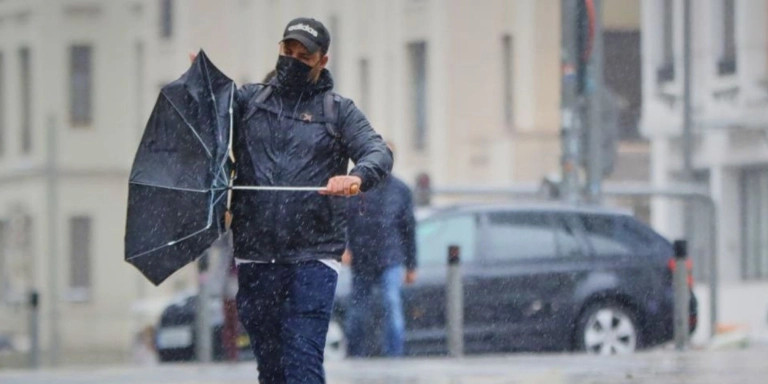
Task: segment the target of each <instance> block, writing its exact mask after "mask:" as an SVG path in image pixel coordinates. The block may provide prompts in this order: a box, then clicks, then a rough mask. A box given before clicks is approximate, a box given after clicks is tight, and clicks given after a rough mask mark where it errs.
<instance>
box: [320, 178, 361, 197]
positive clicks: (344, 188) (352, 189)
mask: <svg viewBox="0 0 768 384" xmlns="http://www.w3.org/2000/svg"><path fill="white" fill-rule="evenodd" d="M359 180H360V179H359V178H356V177H352V178H350V177H348V176H334V177H332V178H330V179H329V180H328V184H327V185H326V187H325V189H323V190H320V194H322V195H334V196H354V195H357V194H358V193H360V181H359Z"/></svg>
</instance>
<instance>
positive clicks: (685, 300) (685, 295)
mask: <svg viewBox="0 0 768 384" xmlns="http://www.w3.org/2000/svg"><path fill="white" fill-rule="evenodd" d="M674 248H675V270H674V271H673V273H674V276H673V285H674V292H675V298H674V307H675V313H674V316H673V319H674V320H673V321H674V326H673V329H674V337H675V349H677V350H678V351H683V350H685V349H686V348H688V334H689V333H690V305H691V303H690V302H691V298H690V296H689V295H690V293H689V289H690V288H688V268H687V262H688V244H687V242H686V241H685V240H677V241H675V243H674Z"/></svg>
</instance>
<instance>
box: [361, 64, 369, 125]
mask: <svg viewBox="0 0 768 384" xmlns="http://www.w3.org/2000/svg"><path fill="white" fill-rule="evenodd" d="M370 97H371V73H370V65H369V64H368V59H360V108H361V109H362V110H363V112H366V113H369V112H370V111H369V110H368V108H370V104H369V103H370Z"/></svg>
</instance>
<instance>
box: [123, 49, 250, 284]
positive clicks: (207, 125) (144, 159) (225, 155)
mask: <svg viewBox="0 0 768 384" xmlns="http://www.w3.org/2000/svg"><path fill="white" fill-rule="evenodd" d="M234 92H235V84H234V82H233V81H232V80H230V79H229V78H227V77H226V76H225V75H224V74H223V73H221V71H219V70H218V69H217V68H216V67H215V66H214V65H213V64H212V63H211V61H210V60H209V59H208V57H207V56H206V55H205V53H204V52H203V51H202V50H201V51H200V53H198V55H197V58H196V59H195V60H194V62H193V63H192V67H191V68H190V69H189V70H188V71H187V72H186V73H184V75H182V76H181V78H179V79H178V80H176V81H174V82H172V83H170V84H168V85H166V86H165V87H163V88H162V90H161V92H160V96H159V97H158V99H157V102H156V103H155V108H154V110H153V111H152V114H151V115H150V117H149V121H148V122H147V126H146V128H145V130H144V136H143V137H142V139H141V143H140V144H139V149H138V152H137V153H136V158H135V160H134V162H133V167H132V168H131V176H130V182H129V187H128V188H129V189H128V217H127V223H126V231H125V232H126V233H125V260H126V261H127V262H129V263H131V264H133V265H134V266H135V267H136V268H138V269H139V271H141V273H143V274H144V276H146V277H147V278H148V279H149V280H150V281H151V282H152V283H154V284H155V285H157V284H160V283H161V282H163V280H165V279H166V278H167V277H168V276H170V275H171V274H173V273H174V272H176V271H177V270H178V269H180V268H181V267H183V266H184V265H186V264H188V263H190V262H192V261H194V260H195V259H196V258H197V257H199V256H200V255H202V254H203V253H204V252H205V251H206V249H208V248H209V247H210V245H211V243H212V242H213V241H214V240H216V239H217V238H219V237H220V236H221V235H222V234H223V233H224V232H225V225H224V212H225V211H226V209H227V192H228V187H229V186H230V180H231V177H230V174H229V172H230V169H231V163H230V162H229V148H230V147H231V143H230V137H231V132H232V102H233V97H234Z"/></svg>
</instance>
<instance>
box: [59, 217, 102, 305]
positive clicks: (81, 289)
mask: <svg viewBox="0 0 768 384" xmlns="http://www.w3.org/2000/svg"><path fill="white" fill-rule="evenodd" d="M78 222H80V223H87V226H86V227H84V228H85V229H87V231H86V232H84V233H85V245H84V246H80V245H78V244H75V242H76V241H77V240H81V241H82V239H79V238H77V239H76V238H75V237H76V236H77V234H78V233H76V232H75V231H76V229H77V228H76V223H78ZM68 228H69V238H68V241H69V248H68V255H67V256H68V260H69V268H68V280H67V294H66V298H67V300H69V301H71V302H86V301H89V300H90V299H91V294H92V291H93V278H94V276H95V274H94V269H93V261H94V258H93V240H94V238H95V236H94V228H95V226H94V220H93V217H92V216H90V215H86V214H79V215H72V216H70V217H69V220H68ZM80 250H84V251H85V254H84V255H77V254H76V253H78V251H80ZM78 261H80V262H85V266H86V268H87V269H86V271H85V272H86V275H85V281H84V284H80V283H81V282H79V281H75V280H78V277H79V276H80V275H78V272H77V271H75V267H77V266H76V265H75V264H76V262H78Z"/></svg>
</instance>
